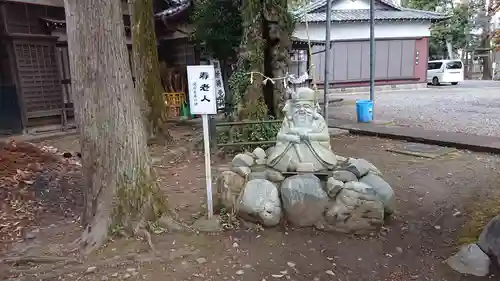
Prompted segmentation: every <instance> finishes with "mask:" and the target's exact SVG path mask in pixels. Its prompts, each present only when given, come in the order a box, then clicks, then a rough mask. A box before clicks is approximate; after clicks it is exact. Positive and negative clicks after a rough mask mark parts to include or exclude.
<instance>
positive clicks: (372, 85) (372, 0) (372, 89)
mask: <svg viewBox="0 0 500 281" xmlns="http://www.w3.org/2000/svg"><path fill="white" fill-rule="evenodd" d="M374 12H375V0H370V100H371V101H372V102H373V112H372V114H373V119H375V15H374Z"/></svg>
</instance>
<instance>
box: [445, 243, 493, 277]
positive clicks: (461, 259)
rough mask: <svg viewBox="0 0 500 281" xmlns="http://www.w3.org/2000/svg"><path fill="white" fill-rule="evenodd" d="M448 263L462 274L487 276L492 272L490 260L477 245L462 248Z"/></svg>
mask: <svg viewBox="0 0 500 281" xmlns="http://www.w3.org/2000/svg"><path fill="white" fill-rule="evenodd" d="M446 263H447V264H448V265H449V266H450V267H451V268H453V269H454V270H455V271H457V272H460V273H462V274H470V275H474V276H486V275H488V274H489V271H490V258H489V257H488V255H486V254H485V253H484V252H483V251H482V250H481V248H479V246H478V245H476V244H470V245H464V246H462V248H460V251H458V253H456V254H455V255H453V256H451V257H450V258H449V259H447V260H446Z"/></svg>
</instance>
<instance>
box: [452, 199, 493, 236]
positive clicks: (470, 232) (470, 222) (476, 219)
mask: <svg viewBox="0 0 500 281" xmlns="http://www.w3.org/2000/svg"><path fill="white" fill-rule="evenodd" d="M499 201H500V195H497V196H496V197H493V198H491V199H489V200H487V201H482V202H480V203H477V204H476V205H475V208H474V210H473V211H472V212H471V213H470V215H468V216H467V221H466V222H465V224H464V225H463V226H462V228H461V229H460V231H459V237H458V241H457V242H458V244H459V245H464V244H470V243H475V242H477V240H478V239H479V235H481V232H482V231H483V229H484V227H485V226H486V224H487V223H488V222H489V221H490V220H491V219H492V218H494V217H495V216H497V215H498V214H500V204H498V202H499Z"/></svg>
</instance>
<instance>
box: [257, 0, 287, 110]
mask: <svg viewBox="0 0 500 281" xmlns="http://www.w3.org/2000/svg"><path fill="white" fill-rule="evenodd" d="M265 4H266V5H265V6H264V19H265V21H264V24H265V26H266V29H267V34H266V37H265V40H266V43H267V46H266V48H267V52H266V58H265V59H266V62H265V66H266V68H267V67H269V68H268V69H266V75H267V76H272V77H274V78H276V77H284V76H285V75H286V74H287V72H288V67H289V65H290V51H291V47H292V42H291V37H292V33H293V25H292V22H291V21H292V19H291V18H290V17H289V16H288V15H289V14H288V13H287V9H288V4H287V0H269V1H266V3H265ZM267 71H268V72H267ZM281 82H282V81H280V83H275V84H269V86H268V87H269V88H270V89H269V92H268V93H267V92H266V95H269V96H270V97H269V98H268V99H267V100H268V103H267V105H268V108H269V111H270V112H271V114H272V115H273V116H274V117H281V113H282V112H281V109H282V108H283V106H284V97H285V87H284V84H283V83H281Z"/></svg>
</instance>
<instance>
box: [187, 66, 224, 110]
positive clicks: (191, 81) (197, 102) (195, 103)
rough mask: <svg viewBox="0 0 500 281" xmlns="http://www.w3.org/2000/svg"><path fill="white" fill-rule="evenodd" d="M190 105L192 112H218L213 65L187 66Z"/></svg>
mask: <svg viewBox="0 0 500 281" xmlns="http://www.w3.org/2000/svg"><path fill="white" fill-rule="evenodd" d="M187 76H188V85H190V87H189V106H190V109H191V113H192V114H217V99H216V91H215V69H214V66H213V65H189V66H187Z"/></svg>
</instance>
